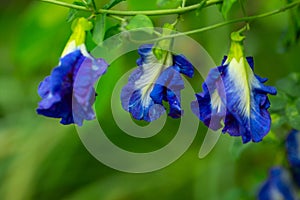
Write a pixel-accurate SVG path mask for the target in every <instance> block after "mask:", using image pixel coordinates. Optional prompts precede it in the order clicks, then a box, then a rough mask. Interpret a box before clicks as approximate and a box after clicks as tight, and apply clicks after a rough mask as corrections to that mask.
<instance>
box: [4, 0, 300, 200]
mask: <svg viewBox="0 0 300 200" xmlns="http://www.w3.org/2000/svg"><path fill="white" fill-rule="evenodd" d="M0 2H1V8H0V27H1V32H0V58H1V62H0V65H1V67H0V199H2V200H27V199H91V200H93V199H95V200H98V199H100V200H135V199H136V200H137V199H144V200H148V199H149V200H153V199H193V200H194V199H195V200H201V199H212V200H214V199H222V200H235V199H254V198H255V195H256V191H257V189H258V188H259V186H260V184H261V182H262V181H263V180H264V179H265V178H266V177H267V173H268V169H269V168H270V167H271V166H273V165H274V164H277V162H278V156H277V154H278V155H279V156H280V155H281V154H280V148H278V145H277V144H276V143H274V142H272V139H270V137H271V136H267V137H266V139H265V140H264V141H263V142H261V143H258V144H254V143H251V144H247V145H241V138H236V139H235V138H231V137H229V136H228V135H222V136H221V138H220V140H219V141H218V143H217V145H216V147H215V148H214V149H213V151H212V152H211V153H210V154H209V155H208V156H207V157H205V158H204V159H199V158H198V152H199V148H200V146H201V144H202V141H203V138H204V136H205V135H203V134H202V133H203V132H205V130H206V129H205V127H204V126H203V125H202V124H201V125H200V128H199V134H198V135H197V137H196V138H195V140H194V142H193V144H192V145H191V147H190V148H189V149H188V151H187V152H186V153H185V154H184V155H183V156H182V157H181V158H180V159H179V160H177V161H176V162H174V163H173V164H171V165H170V166H168V167H166V168H164V169H162V170H159V171H156V172H151V173H146V174H128V173H123V172H119V171H116V170H114V169H111V168H109V167H107V166H105V165H103V164H102V163H100V162H99V161H97V160H96V159H95V158H94V157H93V156H92V155H90V154H89V152H88V151H87V150H86V148H85V147H84V146H83V144H82V143H81V141H80V139H79V136H78V134H77V132H76V129H75V128H74V127H73V126H63V125H61V124H59V120H57V119H49V118H45V117H43V116H38V115H37V114H36V112H35V109H36V107H37V103H38V102H39V100H40V98H39V97H38V95H37V87H38V84H39V82H40V81H41V80H42V79H43V78H44V77H45V76H47V75H48V74H49V73H50V72H51V69H52V68H53V67H54V66H56V65H57V63H58V58H59V57H60V54H61V52H62V50H63V48H64V45H65V43H66V41H67V40H68V37H69V35H70V33H71V32H70V23H67V21H66V17H67V14H68V11H69V10H68V9H67V8H63V7H59V6H55V5H49V4H46V3H41V2H38V1H34V2H30V1H28V0H18V1H5V0H2V1H0ZM67 2H70V3H71V1H67ZM196 2H197V1H196V0H193V1H189V0H187V3H188V4H192V3H196ZM97 3H98V6H101V5H103V4H105V3H106V1H101V2H100V1H99V2H97ZM158 3H159V1H158ZM282 5H283V2H282V1H281V0H275V1H248V2H247V3H246V10H247V13H248V14H249V15H253V14H258V13H262V12H265V11H270V10H273V9H276V8H279V7H281V6H282ZM160 6H162V8H165V7H164V5H161V4H160ZM169 6H172V5H169ZM117 8H118V9H132V10H148V9H157V8H158V4H157V2H156V1H154V0H144V1H141V0H127V3H122V4H121V5H119V6H118V7H117ZM162 8H160V9H162ZM240 10H241V9H240V7H239V5H235V7H234V8H233V9H232V12H231V13H230V17H229V18H235V17H239V16H241V11H240ZM175 18H176V16H164V17H153V18H152V19H153V21H154V23H155V25H156V26H161V25H162V24H163V23H164V22H173V21H174V19H175ZM183 18H184V21H183V22H181V23H180V24H179V25H178V30H179V31H187V30H192V29H195V28H199V27H204V26H207V25H211V24H213V23H216V22H220V21H222V20H223V18H222V15H221V13H220V12H219V8H218V6H211V7H209V8H205V9H204V10H202V11H201V12H200V13H199V14H198V15H196V13H195V12H191V13H188V14H185V15H184V16H183ZM241 25H242V24H236V25H231V26H226V27H223V28H219V29H216V30H212V31H207V32H204V33H200V34H195V35H192V36H191V37H193V38H194V39H196V40H197V41H198V42H199V43H200V44H201V45H202V46H203V47H204V48H205V49H206V50H207V51H208V53H209V54H210V55H211V56H212V58H213V59H214V61H215V62H216V63H220V62H221V60H222V57H223V56H224V55H226V52H227V51H228V46H229V34H230V32H231V31H233V30H237V29H238V28H239V27H241ZM289 25H290V14H289V13H288V12H286V13H282V14H279V15H276V16H272V17H268V18H265V19H261V20H258V21H255V22H254V23H252V24H251V30H250V31H249V32H248V33H247V34H246V35H247V40H246V42H245V45H246V46H245V49H246V52H247V55H252V56H254V59H255V71H256V73H257V74H259V75H260V76H262V77H268V78H269V81H268V84H269V85H274V84H275V82H276V81H277V80H278V79H280V78H281V77H283V76H286V75H287V74H289V73H291V72H300V59H299V52H300V46H299V43H298V44H295V45H293V46H291V47H290V48H288V49H285V48H284V45H283V43H284V41H285V39H286V36H285V34H284V33H288V31H289V30H290V28H289ZM182 48H183V52H184V51H185V49H188V48H189V47H188V46H187V47H182ZM137 58H138V55H137V53H136V52H132V53H130V54H129V55H127V56H125V57H124V58H120V59H119V60H118V61H116V62H114V63H113V64H112V65H111V66H110V68H109V71H108V75H107V76H105V78H103V80H102V79H101V81H100V83H99V84H100V85H101V88H100V87H99V88H98V89H99V90H101V93H102V95H100V96H98V97H100V98H98V100H97V101H101V104H100V103H98V106H97V114H98V116H99V121H101V120H102V121H103V122H105V124H106V125H105V129H106V133H107V136H108V137H109V138H110V139H112V141H114V142H115V143H116V144H118V145H119V146H121V147H123V148H125V149H130V150H132V151H136V152H142V151H151V150H155V149H158V148H160V147H161V146H163V145H165V144H167V143H168V142H169V141H170V140H171V139H172V138H173V137H174V135H175V134H176V130H177V128H178V126H177V124H178V122H179V121H178V120H172V119H168V121H167V125H166V126H167V127H166V128H164V129H163V131H162V132H160V133H159V134H158V135H157V136H154V137H153V138H150V139H147V140H145V141H143V140H141V139H135V138H132V137H129V136H127V135H125V134H124V133H122V132H121V131H120V130H119V129H118V127H116V125H115V123H114V122H113V121H111V120H113V118H112V115H111V112H110V100H109V97H110V95H111V90H112V87H113V83H114V82H115V81H116V80H118V78H119V77H121V76H122V74H123V73H124V72H127V71H128V70H130V69H131V67H132V66H133V64H134V62H135V60H136V59H137ZM128 63H130V64H128ZM211 67H213V66H211ZM192 83H193V85H194V86H195V88H197V92H199V91H201V89H200V88H201V87H200V86H201V84H202V80H194V81H192ZM100 99H102V100H100ZM141 134H142V133H141ZM187 134H188V133H187ZM282 134H283V135H285V134H286V133H282Z"/></svg>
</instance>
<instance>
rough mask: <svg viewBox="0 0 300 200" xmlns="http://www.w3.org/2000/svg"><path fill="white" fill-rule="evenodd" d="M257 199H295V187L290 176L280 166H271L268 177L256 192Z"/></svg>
mask: <svg viewBox="0 0 300 200" xmlns="http://www.w3.org/2000/svg"><path fill="white" fill-rule="evenodd" d="M258 199H259V200H277V199H278V200H281V199H285V200H297V199H298V198H297V193H296V189H295V187H294V185H293V183H292V180H291V176H290V174H289V172H288V171H287V170H285V169H284V168H282V167H273V168H272V169H271V170H270V173H269V177H268V179H267V180H266V181H265V183H263V185H262V186H261V188H260V190H259V192H258Z"/></svg>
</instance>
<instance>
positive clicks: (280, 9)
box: [155, 1, 300, 41]
mask: <svg viewBox="0 0 300 200" xmlns="http://www.w3.org/2000/svg"><path fill="white" fill-rule="evenodd" d="M297 5H300V1H295V2H293V3H290V4H288V5H286V6H285V7H282V8H279V9H277V10H273V11H270V12H266V13H262V14H259V15H253V16H249V17H243V18H239V19H233V20H229V21H226V22H221V23H218V24H214V25H211V26H207V27H204V28H200V29H195V30H192V31H186V32H181V33H176V34H173V35H168V36H163V37H161V38H158V39H156V40H155V41H157V40H164V39H168V38H173V37H179V36H184V35H191V34H195V33H201V32H204V31H208V30H213V29H216V28H219V27H222V26H226V25H229V24H234V23H238V22H248V23H250V22H251V21H253V20H256V19H261V18H265V17H269V16H272V15H276V14H278V13H281V12H284V11H286V10H289V9H291V8H293V7H295V6H297Z"/></svg>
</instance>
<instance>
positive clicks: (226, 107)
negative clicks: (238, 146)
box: [192, 57, 276, 143]
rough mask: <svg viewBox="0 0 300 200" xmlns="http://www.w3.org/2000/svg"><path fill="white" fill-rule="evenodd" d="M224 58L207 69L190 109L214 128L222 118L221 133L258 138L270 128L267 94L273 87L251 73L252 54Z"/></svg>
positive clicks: (272, 92)
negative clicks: (215, 65)
mask: <svg viewBox="0 0 300 200" xmlns="http://www.w3.org/2000/svg"><path fill="white" fill-rule="evenodd" d="M226 59H227V57H225V58H224V59H223V62H222V63H223V65H222V66H220V67H218V68H214V69H212V70H211V71H210V73H209V75H208V77H207V79H206V81H205V83H204V84H203V92H202V93H200V94H196V97H197V101H196V102H193V103H192V109H193V112H194V113H195V114H196V115H197V116H198V117H199V118H200V120H201V121H203V122H204V123H205V125H206V126H209V127H210V128H212V129H213V130H217V129H219V128H221V127H222V125H221V123H220V121H221V120H222V119H223V120H224V124H225V126H224V128H223V130H222V132H223V133H225V132H228V133H229V134H230V135H231V136H242V140H243V142H244V143H246V142H249V141H250V140H252V141H254V142H259V141H261V140H262V138H263V137H264V136H265V135H266V134H267V133H268V132H269V130H270V124H271V119H270V114H269V112H268V110H267V109H268V108H269V106H270V102H269V100H268V97H267V94H268V93H270V94H276V89H275V88H274V87H270V86H265V85H263V83H264V82H265V81H266V79H262V78H260V77H258V76H256V75H255V74H254V73H253V67H254V66H253V59H252V58H251V57H248V58H242V59H240V61H239V62H238V61H237V60H235V59H234V58H233V59H232V60H231V61H230V62H229V63H228V61H227V60H226ZM197 103H198V105H199V109H197Z"/></svg>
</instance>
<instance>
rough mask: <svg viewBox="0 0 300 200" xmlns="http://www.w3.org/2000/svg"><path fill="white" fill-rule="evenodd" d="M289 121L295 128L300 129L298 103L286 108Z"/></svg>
mask: <svg viewBox="0 0 300 200" xmlns="http://www.w3.org/2000/svg"><path fill="white" fill-rule="evenodd" d="M286 115H287V117H288V120H289V121H288V122H289V124H290V125H291V127H293V128H294V129H297V130H300V112H299V110H298V109H297V106H296V105H290V106H288V107H287V108H286Z"/></svg>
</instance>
